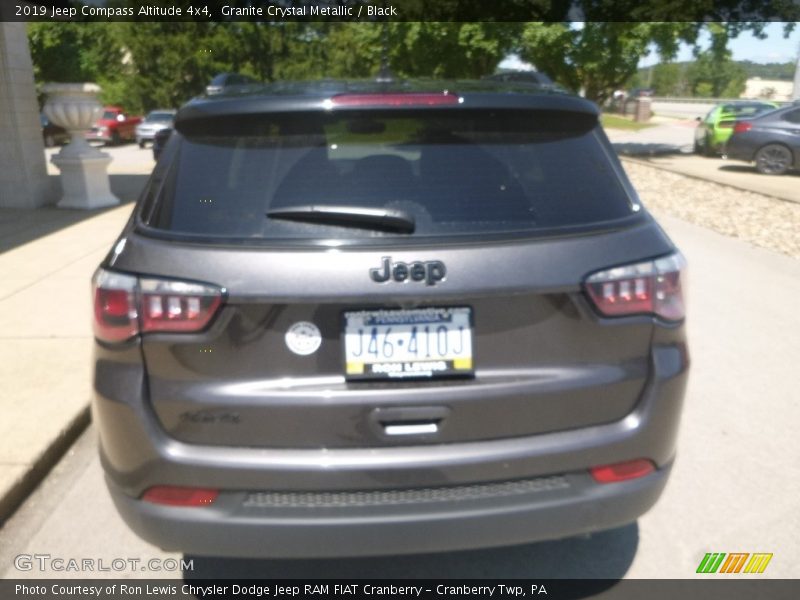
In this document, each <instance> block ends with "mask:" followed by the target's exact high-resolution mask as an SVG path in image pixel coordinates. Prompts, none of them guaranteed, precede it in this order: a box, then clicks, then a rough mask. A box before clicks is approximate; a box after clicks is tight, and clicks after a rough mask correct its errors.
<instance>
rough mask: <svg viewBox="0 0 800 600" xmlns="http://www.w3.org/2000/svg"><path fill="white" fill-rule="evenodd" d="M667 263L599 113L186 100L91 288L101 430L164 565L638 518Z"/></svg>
mask: <svg viewBox="0 0 800 600" xmlns="http://www.w3.org/2000/svg"><path fill="white" fill-rule="evenodd" d="M683 267H684V261H683V258H682V256H681V255H680V253H679V252H678V251H677V250H676V248H675V246H674V245H673V244H672V242H671V241H670V240H669V238H668V237H667V236H666V235H665V233H664V232H663V231H662V229H661V228H660V227H659V226H658V224H657V223H656V222H655V221H654V220H653V218H652V217H651V216H650V215H649V214H648V213H647V211H646V210H645V209H644V208H643V206H642V205H641V203H640V201H639V199H638V197H637V195H636V192H635V191H634V189H633V188H632V187H631V183H630V181H629V180H628V178H627V177H626V175H625V173H624V171H623V169H622V167H621V165H620V163H619V161H618V160H617V158H616V156H615V154H614V151H613V149H612V148H611V146H610V144H609V142H608V140H607V138H606V136H605V134H604V132H603V130H602V128H601V126H600V125H599V123H598V109H597V107H596V106H595V105H594V104H592V103H591V102H587V101H585V100H583V99H580V98H577V97H574V96H570V95H568V94H565V93H561V92H559V91H556V90H553V89H541V88H537V87H535V86H530V85H520V84H515V83H513V82H491V81H482V82H480V81H479V82H452V83H447V84H432V83H430V82H428V83H424V82H423V83H413V82H394V83H392V82H385V81H384V82H375V83H372V82H331V81H326V82H320V83H317V84H313V83H309V84H297V85H287V84H282V85H281V86H280V87H275V88H269V87H265V88H263V89H260V90H254V91H252V92H251V93H248V94H241V93H240V94H236V95H235V96H226V95H225V94H218V95H215V96H213V97H207V98H198V99H195V100H193V101H192V102H190V103H189V104H188V105H186V106H184V107H183V108H182V109H181V110H180V111H179V113H178V115H177V118H176V120H175V130H174V133H173V135H172V136H171V138H170V140H169V142H168V143H167V145H166V147H165V149H164V152H163V154H162V155H161V158H160V159H159V162H158V164H157V166H156V168H155V170H154V171H153V174H152V176H151V178H150V180H149V182H148V183H147V185H146V188H145V189H144V191H143V193H142V196H141V198H140V199H139V202H138V203H137V205H136V207H135V208H134V211H133V214H132V217H131V219H130V221H129V223H128V224H127V226H126V227H125V229H124V231H123V232H122V235H121V236H120V238H119V240H118V242H117V243H116V245H115V246H114V248H113V250H112V251H111V252H110V253H109V255H108V257H107V258H106V259H105V260H104V261H103V263H102V265H101V266H100V268H99V269H98V271H97V273H96V275H95V277H94V331H95V338H96V353H95V356H96V358H95V360H96V363H95V378H94V390H95V396H94V402H93V413H94V419H95V423H96V425H97V429H98V431H99V436H100V451H101V457H102V463H103V466H104V469H105V472H106V480H107V483H108V487H109V489H110V491H111V495H112V497H113V499H114V502H115V504H116V506H117V509H118V510H119V512H120V514H121V515H122V517H123V518H124V519H125V520H126V521H127V523H128V524H129V525H130V527H131V528H132V529H133V530H134V531H135V532H136V533H138V534H139V535H140V536H141V537H143V538H144V539H146V540H148V541H150V542H152V543H154V544H157V545H158V546H161V547H162V548H164V549H167V550H175V551H183V552H187V553H194V554H201V555H202V554H212V555H220V556H222V555H227V556H261V557H325V556H333V557H341V556H348V555H350V556H356V555H377V554H397V553H414V552H429V551H444V550H455V549H463V548H474V547H485V546H498V545H506V544H517V543H524V542H529V541H533V540H542V539H550V538H559V537H565V536H570V535H574V534H579V533H584V532H591V531H595V530H602V529H607V528H612V527H616V526H619V525H622V524H625V523H629V522H631V521H633V520H635V519H636V518H637V517H638V516H639V515H641V514H643V513H644V512H645V511H647V510H648V509H649V508H650V507H651V506H652V505H653V504H654V503H655V501H656V499H657V498H658V496H659V495H660V494H661V491H662V489H663V488H664V485H665V483H666V481H667V477H668V475H669V473H670V468H671V465H672V463H673V459H674V457H675V441H676V435H677V430H678V422H679V416H680V412H681V404H682V399H683V395H684V388H685V384H686V378H687V369H688V363H689V361H688V355H687V351H686V339H685V333H684V304H683V297H682V292H681V285H682V281H683V278H684V273H683Z"/></svg>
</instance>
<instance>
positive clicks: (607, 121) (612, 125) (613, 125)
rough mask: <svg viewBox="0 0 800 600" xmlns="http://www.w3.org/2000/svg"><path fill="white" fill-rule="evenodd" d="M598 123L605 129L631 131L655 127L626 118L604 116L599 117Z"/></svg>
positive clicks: (652, 124) (651, 124)
mask: <svg viewBox="0 0 800 600" xmlns="http://www.w3.org/2000/svg"><path fill="white" fill-rule="evenodd" d="M600 122H601V123H602V124H603V127H605V128H606V129H628V130H631V131H638V130H639V129H647V128H648V127H654V126H655V124H654V123H637V122H636V121H633V120H631V119H628V118H626V117H620V116H619V115H606V114H604V115H602V116H601V117H600Z"/></svg>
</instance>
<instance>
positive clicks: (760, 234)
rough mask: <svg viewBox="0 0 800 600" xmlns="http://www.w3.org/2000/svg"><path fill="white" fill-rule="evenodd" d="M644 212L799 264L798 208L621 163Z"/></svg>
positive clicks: (715, 185) (661, 171) (742, 192)
mask: <svg viewBox="0 0 800 600" xmlns="http://www.w3.org/2000/svg"><path fill="white" fill-rule="evenodd" d="M623 164H624V165H625V171H626V172H627V173H628V176H629V177H630V178H631V181H632V182H633V185H634V187H635V188H636V190H637V191H638V192H639V196H640V197H641V199H642V202H644V204H645V206H647V208H648V210H650V211H652V212H653V214H655V215H656V217H657V216H658V214H659V213H664V214H668V215H672V216H675V217H678V218H681V219H683V220H685V221H689V222H690V223H695V224H697V225H701V226H703V227H707V228H709V229H713V230H714V231H716V232H718V233H721V234H723V235H729V236H732V237H737V238H740V239H743V240H746V241H748V242H750V243H752V244H754V245H756V246H761V247H762V248H769V249H770V250H776V251H777V252H781V253H783V254H787V255H789V256H792V257H794V258H800V204H796V203H793V202H788V201H785V200H778V199H777V198H770V197H769V196H762V195H761V194H756V193H753V192H745V191H742V190H738V189H736V188H731V187H728V186H726V185H721V184H718V183H713V182H710V181H701V180H699V179H694V178H692V177H686V176H685V175H679V174H677V173H672V172H669V171H664V170H662V169H656V168H654V167H649V166H646V165H642V164H640V163H635V162H631V161H627V160H624V159H623Z"/></svg>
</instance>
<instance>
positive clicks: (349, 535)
mask: <svg viewBox="0 0 800 600" xmlns="http://www.w3.org/2000/svg"><path fill="white" fill-rule="evenodd" d="M678 337H680V336H678ZM104 352H106V351H104V350H102V349H98V357H97V358H98V360H97V368H96V375H95V398H94V403H93V411H94V420H95V423H96V424H97V427H98V431H99V433H100V453H101V460H102V462H103V466H104V469H105V471H106V475H107V480H108V484H109V488H110V490H111V493H112V496H113V498H114V502H115V504H116V506H117V509H118V510H119V512H120V514H121V515H122V517H123V518H124V519H125V521H126V522H127V523H128V525H129V526H130V527H131V528H132V529H133V530H134V531H135V532H136V533H137V534H139V535H140V536H141V537H142V538H144V539H146V540H148V541H150V542H152V543H154V544H156V545H158V546H161V547H162V548H165V549H168V550H176V551H182V552H189V553H196V554H201V555H202V554H211V555H228V556H261V557H312V556H317V557H324V556H344V555H375V554H396V553H413V552H427V551H442V550H454V549H465V548H472V547H485V546H496V545H506V544H515V543H524V542H530V541H535V540H542V539H552V538H559V537H567V536H570V535H574V534H579V533H584V532H589V531H594V530H602V529H607V528H611V527H615V526H618V525H622V524H625V523H629V522H631V521H634V520H635V519H636V518H637V517H638V516H640V515H641V514H642V513H644V512H645V511H647V510H648V509H649V508H650V507H651V506H652V505H653V503H654V502H655V501H656V500H657V498H658V496H659V495H660V493H661V491H662V489H663V487H664V485H665V483H666V479H667V477H668V474H669V470H670V465H671V462H672V459H673V457H674V454H675V442H676V438H677V430H678V425H679V421H680V413H681V407H682V401H683V395H684V389H685V385H686V379H687V372H688V357H687V353H686V350H685V345H684V343H683V342H679V341H676V340H674V338H673V339H672V340H670V341H666V340H664V341H663V342H661V343H659V342H656V345H654V346H653V349H652V354H651V369H650V377H649V379H648V383H647V385H646V387H645V389H644V391H643V393H642V395H641V397H640V400H639V402H638V404H637V405H636V407H635V409H634V410H633V411H632V412H631V413H630V414H628V415H627V416H626V417H625V418H623V419H621V420H619V421H615V422H612V423H607V424H603V425H596V426H591V427H582V428H578V429H572V430H565V431H556V432H552V433H546V434H539V435H533V436H528V437H514V438H507V439H499V440H491V441H475V442H464V443H447V444H428V445H423V444H420V445H409V446H387V447H370V448H338V449H337V448H320V449H317V448H303V449H282V448H247V447H227V446H218V447H215V446H204V445H198V444H189V443H185V442H180V441H177V440H175V439H173V438H171V437H169V436H167V435H166V433H165V432H164V431H163V429H162V428H161V426H160V425H159V424H158V421H157V420H156V418H155V415H154V414H153V413H152V410H151V409H150V407H149V405H148V403H147V402H146V400H145V399H144V398H146V394H145V392H144V389H145V379H144V373H143V370H142V366H141V363H140V362H139V359H138V353H139V348H138V347H131V348H130V349H129V350H128V351H127V352H129V353H130V355H129V356H128V357H124V356H120V351H114V357H113V361H112V360H111V357H110V356H108V357H107V358H108V359H109V360H104V354H103V353H104ZM125 363H127V364H125ZM105 369H113V375H114V376H113V377H109V376H108V373H104V371H105ZM638 458H647V459H650V460H652V461H653V462H654V463H655V464H656V466H657V467H658V470H657V471H656V472H655V473H652V474H650V475H648V476H646V477H643V478H641V479H637V480H631V481H626V482H621V483H614V484H606V485H600V484H596V483H594V481H593V480H592V479H591V478H590V477H589V475H588V472H587V469H589V468H590V467H592V466H597V465H604V464H612V463H616V462H622V461H627V460H633V459H638ZM553 476H556V477H562V478H565V479H566V480H567V481H568V482H569V485H568V486H566V487H564V486H561V487H559V488H558V489H546V490H544V491H542V490H541V489H536V490H534V491H530V492H525V491H524V490H523V491H521V492H519V493H515V494H512V495H508V494H505V493H499V494H493V493H489V494H488V495H484V496H480V497H467V498H466V499H465V498H456V499H453V498H449V497H448V494H449V493H450V491H452V490H453V489H455V488H459V487H470V486H476V485H478V486H482V485H498V486H500V487H498V488H497V489H500V490H502V489H505V488H504V487H503V486H504V485H505V483H508V484H511V485H513V484H514V482H519V481H537V480H539V479H541V478H550V477H553ZM492 482H501V483H500V484H493V483H492ZM154 485H179V486H180V485H182V486H199V487H208V488H216V489H219V490H221V494H220V498H219V500H218V501H217V502H215V503H214V505H212V506H207V507H202V508H174V507H164V506H156V505H154V504H151V503H146V502H142V501H140V500H138V498H139V497H141V495H142V493H143V492H144V491H145V490H146V489H147V488H149V487H150V486H154ZM533 487H534V488H535V487H537V486H536V485H533ZM423 488H424V489H426V490H431V489H432V490H433V493H434V495H438V496H441V495H444V496H445V498H444V501H437V502H431V501H428V500H426V501H416V500H415V497H414V496H413V490H421V489H423ZM409 489H411V490H412V499H411V500H410V501H408V502H403V503H400V504H397V503H395V504H392V503H389V504H386V505H384V504H385V503H384V502H379V503H376V504H374V505H369V504H368V505H364V504H360V505H351V503H345V506H342V505H339V504H334V505H325V504H323V505H321V506H320V505H319V503H318V502H317V503H316V504H314V503H312V505H311V506H309V505H308V504H307V503H306V504H303V503H302V502H301V503H300V505H297V504H296V503H294V502H289V503H288V504H287V503H286V502H283V503H278V504H275V505H271V504H269V503H267V504H264V505H258V506H255V507H254V506H249V507H248V506H247V498H248V494H249V493H257V494H258V493H266V494H267V495H269V494H271V493H274V492H289V493H290V494H301V495H302V494H306V495H308V494H310V495H311V496H310V497H312V498H316V497H325V494H328V493H331V492H333V493H334V494H339V493H352V494H356V495H357V494H358V493H359V492H361V493H366V494H367V495H368V496H369V495H375V494H380V493H381V492H387V493H389V494H390V496H393V495H394V494H395V493H396V492H397V491H398V490H400V492H401V493H407V492H408V490H409ZM365 490H366V492H365ZM315 495H316V496H315ZM347 497H350V496H347Z"/></svg>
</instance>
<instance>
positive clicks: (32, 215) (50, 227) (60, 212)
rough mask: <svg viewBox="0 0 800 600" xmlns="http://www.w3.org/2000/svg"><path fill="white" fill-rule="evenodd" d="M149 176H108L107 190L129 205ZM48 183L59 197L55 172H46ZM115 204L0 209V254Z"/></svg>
mask: <svg viewBox="0 0 800 600" xmlns="http://www.w3.org/2000/svg"><path fill="white" fill-rule="evenodd" d="M148 177H149V175H110V176H109V178H110V180H111V191H112V192H113V193H114V195H115V196H117V198H119V199H120V200H121V201H122V204H129V203H131V202H133V201H135V200H136V199H137V198H138V197H139V193H140V192H141V191H142V188H144V184H145V183H146V182H147V179H148ZM49 178H50V182H49V185H50V186H52V189H55V190H58V192H57V194H56V197H57V198H58V197H60V196H61V187H60V185H61V183H60V181H59V178H58V176H57V175H50V176H49ZM114 208H117V207H114V206H112V207H109V208H101V209H96V210H74V209H63V208H56V207H55V206H44V207H41V208H36V209H25V208H0V253H2V252H7V251H8V250H12V249H13V248H16V247H17V246H22V245H23V244H27V243H28V242H32V241H34V240H36V239H39V238H42V237H44V236H46V235H49V234H51V233H55V232H57V231H60V230H61V229H65V228H67V227H70V226H71V225H75V224H76V223H80V222H81V221H84V220H86V219H91V218H92V217H95V216H97V215H100V214H102V213H104V212H106V211H109V210H113V209H114Z"/></svg>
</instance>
